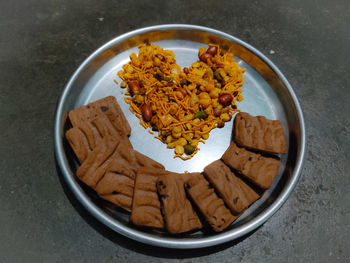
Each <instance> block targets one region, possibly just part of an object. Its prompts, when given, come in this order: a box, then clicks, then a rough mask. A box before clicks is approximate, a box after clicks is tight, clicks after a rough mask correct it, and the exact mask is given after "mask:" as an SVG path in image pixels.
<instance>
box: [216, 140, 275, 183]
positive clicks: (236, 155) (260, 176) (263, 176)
mask: <svg viewBox="0 0 350 263" xmlns="http://www.w3.org/2000/svg"><path fill="white" fill-rule="evenodd" d="M221 159H222V160H223V161H224V163H225V164H226V165H228V166H229V167H231V168H232V169H234V170H236V171H238V172H240V173H241V174H242V175H244V176H245V177H247V178H248V179H249V180H251V181H252V182H253V183H255V184H256V185H258V186H259V187H261V188H263V189H267V188H269V187H270V186H271V184H272V181H273V179H274V178H275V176H276V175H277V172H278V168H279V165H280V161H279V160H277V159H275V158H270V157H264V156H262V155H260V154H257V153H254V152H251V151H248V150H246V149H244V148H240V147H238V146H237V145H236V144H235V143H234V142H231V145H230V147H229V148H228V149H227V150H226V152H225V153H224V155H223V156H222V157H221Z"/></svg>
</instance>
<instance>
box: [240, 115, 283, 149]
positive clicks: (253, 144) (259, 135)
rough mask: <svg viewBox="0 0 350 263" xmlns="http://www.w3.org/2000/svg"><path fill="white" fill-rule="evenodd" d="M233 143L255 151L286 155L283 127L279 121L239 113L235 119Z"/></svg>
mask: <svg viewBox="0 0 350 263" xmlns="http://www.w3.org/2000/svg"><path fill="white" fill-rule="evenodd" d="M235 142H236V143H237V144H238V145H240V146H242V147H245V148H249V149H252V150H256V151H261V152H266V153H272V154H279V153H287V147H286V142H285V138H284V132H283V126H282V124H281V122H280V121H279V120H269V119H266V118H265V117H264V116H256V117H255V116H252V115H250V114H248V113H246V112H240V113H238V114H237V115H236V117H235Z"/></svg>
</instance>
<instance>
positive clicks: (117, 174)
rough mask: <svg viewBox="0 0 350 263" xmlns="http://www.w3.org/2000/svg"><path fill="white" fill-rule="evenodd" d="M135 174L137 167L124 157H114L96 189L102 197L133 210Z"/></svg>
mask: <svg viewBox="0 0 350 263" xmlns="http://www.w3.org/2000/svg"><path fill="white" fill-rule="evenodd" d="M135 175H136V167H133V166H130V165H129V164H128V163H127V162H126V161H125V160H123V159H119V158H114V160H113V161H112V162H111V164H110V165H109V167H108V172H106V174H105V175H104V176H103V178H102V179H101V180H100V181H99V182H98V184H97V185H96V188H95V190H96V192H97V193H98V194H99V196H100V197H101V198H103V199H106V200H108V201H110V202H112V203H114V204H116V205H117V206H120V207H122V208H123V209H125V210H127V211H131V205H132V197H133V194H134V185H135Z"/></svg>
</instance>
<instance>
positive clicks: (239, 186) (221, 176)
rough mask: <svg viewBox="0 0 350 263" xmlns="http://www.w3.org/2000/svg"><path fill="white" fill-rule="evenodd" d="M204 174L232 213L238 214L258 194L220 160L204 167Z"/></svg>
mask: <svg viewBox="0 0 350 263" xmlns="http://www.w3.org/2000/svg"><path fill="white" fill-rule="evenodd" d="M204 175H205V177H206V178H207V179H208V181H209V182H210V183H211V184H212V185H213V187H214V188H215V190H216V191H217V192H218V194H219V195H220V197H221V198H222V199H223V200H224V202H225V204H226V205H227V206H228V207H229V208H230V210H231V211H232V212H233V213H234V214H236V215H237V214H240V213H241V212H243V211H244V210H245V209H246V208H248V206H250V205H251V204H252V203H254V202H255V201H256V200H257V199H258V198H259V195H258V194H257V193H256V192H255V191H254V190H253V189H252V188H250V187H249V186H248V185H247V184H246V183H245V182H243V181H242V180H241V179H240V178H238V177H237V176H236V175H235V174H234V173H233V172H231V170H230V168H229V167H228V166H226V165H225V164H224V163H223V162H222V161H221V160H217V161H214V162H212V163H211V164H209V165H207V166H206V167H205V168H204Z"/></svg>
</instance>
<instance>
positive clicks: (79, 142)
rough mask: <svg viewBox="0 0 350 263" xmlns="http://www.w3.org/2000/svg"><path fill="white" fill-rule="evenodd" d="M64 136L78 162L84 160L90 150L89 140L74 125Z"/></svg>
mask: <svg viewBox="0 0 350 263" xmlns="http://www.w3.org/2000/svg"><path fill="white" fill-rule="evenodd" d="M66 138H67V140H68V142H69V144H70V146H71V147H72V149H73V151H74V153H75V155H76V156H77V157H78V159H79V161H80V163H82V162H83V161H85V159H86V158H87V156H88V154H89V152H90V146H89V142H88V140H87V138H86V136H85V134H84V133H83V132H82V131H81V130H80V129H79V128H75V127H74V128H71V129H69V130H68V131H67V132H66Z"/></svg>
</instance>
